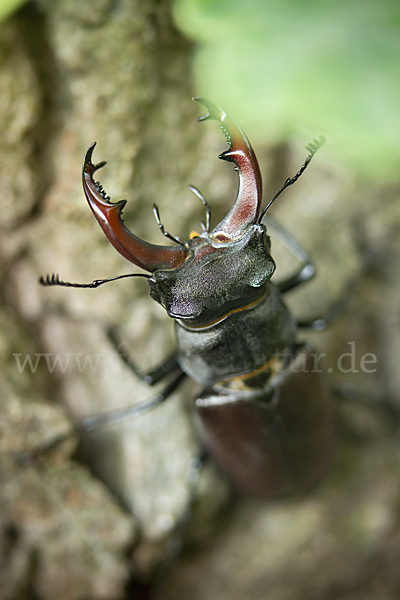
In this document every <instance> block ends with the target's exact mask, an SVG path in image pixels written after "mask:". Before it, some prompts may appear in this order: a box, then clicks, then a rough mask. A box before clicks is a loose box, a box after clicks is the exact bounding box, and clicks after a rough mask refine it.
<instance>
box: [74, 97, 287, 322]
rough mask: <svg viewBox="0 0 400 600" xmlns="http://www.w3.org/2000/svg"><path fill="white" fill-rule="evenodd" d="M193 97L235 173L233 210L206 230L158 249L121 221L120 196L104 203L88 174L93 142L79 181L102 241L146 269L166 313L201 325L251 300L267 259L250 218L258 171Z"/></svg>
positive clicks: (218, 115) (211, 108)
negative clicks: (219, 134) (218, 133)
mask: <svg viewBox="0 0 400 600" xmlns="http://www.w3.org/2000/svg"><path fill="white" fill-rule="evenodd" d="M196 100H197V101H198V102H200V103H201V104H203V105H204V106H205V107H206V108H207V113H206V114H205V115H204V116H202V117H199V121H203V120H207V119H215V120H217V121H218V122H219V123H220V126H221V129H222V131H223V133H224V134H225V137H226V139H227V142H228V144H229V148H228V150H226V151H225V152H223V153H222V154H221V155H220V156H219V158H221V159H223V160H227V161H229V162H234V163H235V165H236V170H237V171H238V174H239V187H238V193H237V197H236V200H235V202H234V204H233V207H232V208H231V210H230V211H229V213H228V214H227V216H226V217H225V218H224V219H223V220H222V221H221V222H220V223H219V224H218V225H217V226H216V227H215V228H214V229H213V230H212V231H211V232H209V231H204V233H203V234H202V235H199V236H197V235H196V236H194V237H193V238H191V239H190V240H188V241H187V242H185V243H183V242H180V241H179V240H176V241H177V242H178V245H177V246H158V245H154V244H149V243H148V242H145V241H143V240H141V239H140V238H138V237H136V236H135V235H134V234H133V233H131V232H130V231H129V230H128V229H127V228H126V227H125V225H124V223H123V221H122V209H123V207H124V206H125V203H126V201H121V202H117V203H112V202H110V198H109V197H108V196H106V194H105V192H104V190H103V188H102V186H101V185H100V184H99V183H98V182H95V181H94V179H93V174H94V172H95V171H96V170H97V169H99V168H100V167H102V166H104V164H105V163H104V162H102V163H99V164H97V165H95V164H93V163H92V154H93V149H94V146H95V144H93V145H92V146H91V147H90V148H89V150H88V152H87V153H86V156H85V160H84V164H83V176H82V178H83V188H84V192H85V195H86V198H87V201H88V203H89V206H90V207H91V209H92V211H93V213H94V215H95V217H96V219H97V220H98V222H99V224H100V226H101V227H102V229H103V231H104V232H105V234H106V236H107V237H108V239H109V241H110V242H111V243H112V244H113V246H114V247H115V248H116V249H117V250H118V251H119V252H120V253H121V254H122V255H123V256H124V257H125V258H127V259H128V260H130V261H131V262H133V263H134V264H136V265H137V266H139V267H141V268H142V269H145V270H147V271H149V272H151V273H152V275H151V277H150V278H149V280H148V281H149V285H150V293H151V296H152V297H153V298H154V299H155V300H156V301H157V302H159V303H160V304H161V305H162V306H164V308H165V309H166V310H167V312H168V314H169V315H170V316H171V317H174V318H179V319H185V320H186V321H187V322H188V323H189V322H193V323H196V324H197V323H198V324H206V323H208V322H210V319H211V320H213V319H219V318H221V317H223V316H224V315H226V314H227V313H228V312H230V311H232V310H235V309H239V308H242V307H244V306H247V305H249V304H252V303H253V302H256V301H257V300H258V299H259V298H260V297H261V296H262V295H263V291H264V289H263V286H264V284H265V282H266V281H268V279H269V278H270V277H271V275H272V273H273V271H274V269H275V264H274V261H273V260H272V258H271V256H270V253H269V250H270V242H269V238H268V236H267V235H266V231H265V227H264V226H263V225H261V224H259V223H258V218H259V213H260V203H261V174H260V169H259V166H258V163H257V159H256V157H255V154H254V151H253V149H252V147H251V145H250V142H249V141H248V139H247V137H246V136H245V134H244V133H243V131H242V130H241V129H240V127H239V125H238V124H237V123H236V122H235V121H234V120H233V119H231V118H230V117H229V116H228V115H227V114H226V113H225V112H224V111H223V110H222V109H221V108H220V107H219V106H217V105H215V104H213V103H212V102H210V101H209V100H205V99H203V98H196ZM161 227H162V226H161Z"/></svg>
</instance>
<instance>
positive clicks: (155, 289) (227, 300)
mask: <svg viewBox="0 0 400 600" xmlns="http://www.w3.org/2000/svg"><path fill="white" fill-rule="evenodd" d="M188 248H189V256H188V258H187V260H186V261H185V262H184V263H183V264H182V265H181V266H179V267H178V268H176V269H170V270H163V269H160V270H157V271H155V272H154V273H153V275H152V276H151V277H150V279H149V284H150V294H151V296H152V297H153V298H154V300H156V301H157V302H159V303H160V304H161V305H162V306H163V307H164V308H165V309H166V311H167V312H168V314H169V315H170V316H171V317H174V318H177V319H183V320H185V321H187V323H188V324H189V323H192V324H198V325H207V324H210V323H211V322H213V321H215V320H219V319H220V318H222V317H223V316H224V315H227V314H228V313H229V312H230V311H232V310H235V309H239V308H244V307H245V306H248V305H249V304H252V303H254V302H256V301H257V300H258V299H259V298H260V297H261V296H262V295H263V293H264V284H265V283H266V281H268V279H270V277H271V275H272V273H273V272H274V269H275V263H274V261H273V259H272V257H271V255H270V253H269V250H270V240H269V237H268V236H267V235H266V232H265V227H264V226H263V225H251V226H250V227H249V228H248V229H247V230H246V231H245V233H243V234H242V235H241V236H240V237H239V238H238V239H236V240H230V241H229V242H216V241H215V240H213V239H212V238H211V237H210V236H209V235H208V234H207V233H203V234H202V235H201V236H198V237H197V236H196V237H194V238H193V239H191V240H190V241H189V242H188Z"/></svg>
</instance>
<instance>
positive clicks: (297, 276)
mask: <svg viewBox="0 0 400 600" xmlns="http://www.w3.org/2000/svg"><path fill="white" fill-rule="evenodd" d="M263 220H264V222H265V223H266V225H267V230H272V231H273V232H274V233H275V234H276V236H277V237H279V239H280V240H281V242H282V243H283V244H284V245H285V246H286V248H287V249H288V250H289V251H290V252H291V253H292V254H293V256H294V257H295V258H297V260H298V261H299V262H300V263H301V264H300V267H299V269H298V270H297V271H296V272H295V273H293V275H291V276H290V277H288V278H287V279H285V280H284V281H281V282H280V283H278V284H277V287H278V289H279V291H280V292H282V293H283V292H287V291H288V290H291V289H293V288H295V287H297V286H298V285H300V284H301V283H305V282H306V281H309V280H310V279H312V278H313V277H314V275H315V267H314V264H313V262H312V260H311V257H310V255H309V254H308V252H307V251H306V250H305V249H304V248H303V247H302V246H301V245H300V244H299V243H298V242H297V241H296V240H295V239H294V237H293V236H292V235H291V234H290V233H289V232H288V231H287V230H286V229H285V228H284V227H282V225H280V224H279V223H277V222H276V221H275V220H274V219H272V218H271V217H270V216H269V215H268V216H265V217H264V219H263Z"/></svg>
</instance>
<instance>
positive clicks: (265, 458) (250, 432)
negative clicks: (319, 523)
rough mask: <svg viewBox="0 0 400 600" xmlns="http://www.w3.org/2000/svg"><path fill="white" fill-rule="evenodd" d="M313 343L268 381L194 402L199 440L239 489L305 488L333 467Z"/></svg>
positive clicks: (263, 492) (329, 421)
mask: <svg viewBox="0 0 400 600" xmlns="http://www.w3.org/2000/svg"><path fill="white" fill-rule="evenodd" d="M313 364H314V360H313V356H312V348H311V347H310V346H308V345H303V346H301V347H300V348H297V349H296V350H295V355H294V357H293V359H292V360H291V361H290V363H289V365H287V366H286V367H284V368H282V369H281V370H280V371H279V372H278V373H276V374H275V375H273V376H272V377H271V378H270V380H269V381H268V382H266V383H264V386H259V385H257V387H256V388H251V387H248V388H247V390H246V389H242V390H234V389H233V390H232V389H229V387H220V386H215V387H214V388H211V389H207V390H205V391H203V393H202V394H201V396H199V398H197V400H196V410H195V411H194V420H195V423H196V425H197V430H198V432H199V435H200V438H201V440H202V441H203V444H204V446H205V447H206V448H207V449H208V451H209V452H210V453H211V455H212V456H213V457H214V459H215V460H216V462H217V463H218V464H219V465H220V467H222V469H223V470H224V471H225V473H227V474H228V476H229V478H230V479H231V480H232V481H233V483H234V484H235V486H236V488H238V489H239V490H242V491H244V492H245V493H246V494H251V495H254V496H258V497H266V498H268V497H270V496H277V495H284V494H291V493H294V492H302V491H304V490H306V489H307V488H309V487H310V486H312V485H313V484H315V483H316V482H317V481H318V479H319V478H320V477H321V476H322V475H323V474H324V472H325V471H326V469H327V468H328V466H329V464H330V461H331V457H332V452H333V446H334V434H333V418H332V411H331V404H330V402H329V400H328V398H327V396H326V393H325V390H324V387H323V384H322V380H321V373H320V372H319V371H316V370H314V369H313Z"/></svg>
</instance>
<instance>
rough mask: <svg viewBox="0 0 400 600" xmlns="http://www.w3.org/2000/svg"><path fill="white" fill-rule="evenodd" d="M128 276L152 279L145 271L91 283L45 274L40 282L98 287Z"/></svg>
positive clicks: (78, 286)
mask: <svg viewBox="0 0 400 600" xmlns="http://www.w3.org/2000/svg"><path fill="white" fill-rule="evenodd" d="M127 277H146V279H150V275H146V274H145V273H128V274H127V275H118V276H117V277H110V278H109V279H95V280H94V281H92V282H91V283H71V282H70V281H62V280H61V279H60V277H59V275H58V274H57V275H56V274H54V273H53V274H52V275H46V277H43V275H42V276H41V277H40V278H39V283H40V284H41V285H44V286H46V287H49V286H53V285H54V286H55V285H59V286H62V287H74V288H98V287H99V286H100V285H103V283H108V282H109V281H116V280H117V279H125V278H127Z"/></svg>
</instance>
